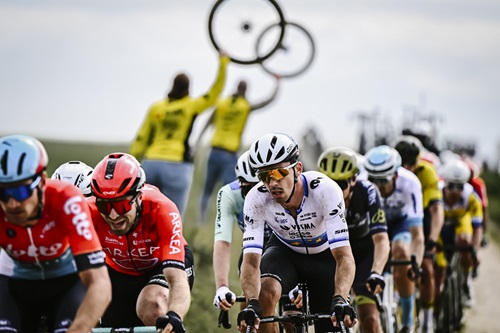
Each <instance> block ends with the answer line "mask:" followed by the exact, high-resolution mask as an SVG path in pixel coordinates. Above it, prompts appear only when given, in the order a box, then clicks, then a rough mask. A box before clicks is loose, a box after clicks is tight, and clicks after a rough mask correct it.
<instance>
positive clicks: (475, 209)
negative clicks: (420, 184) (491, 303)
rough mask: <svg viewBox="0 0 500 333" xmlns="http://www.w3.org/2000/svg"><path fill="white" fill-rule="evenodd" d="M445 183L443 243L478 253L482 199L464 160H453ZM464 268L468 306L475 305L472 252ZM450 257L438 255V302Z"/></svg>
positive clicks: (465, 257)
mask: <svg viewBox="0 0 500 333" xmlns="http://www.w3.org/2000/svg"><path fill="white" fill-rule="evenodd" d="M442 178H443V181H442V182H440V187H441V188H442V191H443V201H444V213H445V222H444V225H443V229H442V231H441V238H442V242H443V244H445V245H446V244H454V245H458V246H464V247H466V246H469V245H473V246H474V249H475V250H476V251H477V250H478V249H479V247H480V245H481V239H482V219H483V211H482V208H481V199H480V198H479V196H478V195H477V193H475V192H474V189H473V188H472V185H470V184H469V183H467V182H468V180H469V178H470V169H469V167H468V166H467V164H465V162H464V161H462V160H457V159H455V160H451V161H450V162H449V163H447V164H446V165H445V166H443V171H442ZM461 257H462V267H463V270H464V273H465V276H467V279H465V280H466V281H465V285H464V286H463V288H464V296H465V299H464V305H465V306H467V307H471V306H472V305H473V295H472V289H471V288H472V285H471V277H472V268H473V265H474V262H473V258H472V255H471V253H469V252H464V253H462V254H461ZM446 265H447V261H446V258H445V256H444V253H443V252H442V251H439V252H438V254H437V256H436V266H437V267H436V280H437V282H436V283H437V286H436V299H439V298H440V296H441V288H440V287H441V286H442V284H443V281H444V277H445V268H446Z"/></svg>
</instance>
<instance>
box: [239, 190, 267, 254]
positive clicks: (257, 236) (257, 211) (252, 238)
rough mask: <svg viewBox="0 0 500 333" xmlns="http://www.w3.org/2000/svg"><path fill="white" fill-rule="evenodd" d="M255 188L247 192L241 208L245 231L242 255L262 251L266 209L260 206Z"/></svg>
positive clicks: (260, 252)
mask: <svg viewBox="0 0 500 333" xmlns="http://www.w3.org/2000/svg"><path fill="white" fill-rule="evenodd" d="M254 190H255V187H254V188H253V189H252V190H250V192H248V194H247V196H246V198H245V204H244V206H243V207H244V208H243V212H244V219H245V231H244V232H243V254H245V253H257V254H262V251H263V250H264V228H265V225H266V223H265V220H264V214H263V213H262V212H265V210H266V207H265V205H263V204H262V202H261V200H260V198H259V193H258V191H254Z"/></svg>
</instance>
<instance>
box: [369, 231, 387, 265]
mask: <svg viewBox="0 0 500 333" xmlns="http://www.w3.org/2000/svg"><path fill="white" fill-rule="evenodd" d="M372 238H373V244H374V251H373V265H372V272H377V273H378V274H382V273H383V272H384V267H385V264H386V262H387V259H388V258H389V253H390V251H391V245H390V242H389V236H388V235H387V233H386V232H379V233H378V234H375V235H373V237H372Z"/></svg>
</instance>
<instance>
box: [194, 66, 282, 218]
mask: <svg viewBox="0 0 500 333" xmlns="http://www.w3.org/2000/svg"><path fill="white" fill-rule="evenodd" d="M279 87H280V77H279V76H276V86H275V88H274V91H273V92H272V94H271V95H270V96H269V97H268V98H267V99H266V100H264V101H261V102H259V103H255V104H250V103H249V101H248V99H247V98H246V92H247V82H246V81H244V80H241V81H239V82H238V86H237V88H236V92H235V93H234V94H233V95H231V96H229V97H226V98H223V99H222V100H220V101H219V102H218V103H217V104H216V106H215V110H214V112H213V113H212V115H211V117H210V119H209V120H208V121H207V123H206V125H205V127H204V128H203V130H202V132H201V134H200V136H199V138H201V137H202V136H203V133H204V132H205V131H206V130H207V129H208V127H209V126H210V125H213V126H214V134H213V135H212V140H211V143H210V145H211V149H210V153H209V155H208V161H207V170H206V175H205V185H204V187H203V192H202V195H201V200H200V215H201V222H205V213H206V210H207V207H208V202H209V200H210V196H211V195H212V192H213V190H214V187H215V185H216V184H217V182H218V181H219V180H221V181H222V182H223V184H228V183H230V182H232V181H233V180H234V167H235V165H236V162H237V160H238V155H237V153H238V150H239V149H240V146H241V136H242V134H243V130H244V129H245V125H246V123H247V120H248V116H249V115H250V114H253V112H254V111H256V110H259V109H262V108H264V107H265V106H267V105H268V104H269V103H271V102H272V101H273V100H274V99H275V98H276V95H277V94H278V90H279Z"/></svg>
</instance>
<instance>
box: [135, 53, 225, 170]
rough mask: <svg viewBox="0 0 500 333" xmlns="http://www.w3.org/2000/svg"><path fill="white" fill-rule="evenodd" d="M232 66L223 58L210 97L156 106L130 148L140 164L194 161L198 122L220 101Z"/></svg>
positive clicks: (164, 101)
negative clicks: (193, 138)
mask: <svg viewBox="0 0 500 333" xmlns="http://www.w3.org/2000/svg"><path fill="white" fill-rule="evenodd" d="M228 63H229V58H228V57H226V56H222V57H221V58H220V66H219V70H218V74H217V78H216V80H215V82H214V84H213V85H212V87H211V88H210V91H209V92H208V93H207V94H206V95H204V96H201V97H198V98H191V97H189V96H185V97H183V98H181V99H175V100H171V99H169V98H166V99H163V100H160V101H158V102H155V103H153V105H152V106H151V107H150V108H149V110H148V113H147V115H146V118H145V120H144V122H143V124H142V126H141V128H140V129H139V132H138V134H137V136H136V139H135V140H134V142H133V143H132V145H131V147H130V150H129V152H130V154H131V155H133V156H135V157H136V158H137V159H138V160H141V159H143V158H146V159H150V160H159V161H169V162H185V161H190V160H191V152H190V146H189V136H190V134H191V131H192V129H193V124H194V121H195V120H196V117H197V116H198V115H199V114H200V113H202V112H203V111H205V110H206V109H208V108H209V107H211V106H213V105H214V104H215V102H216V101H217V98H218V97H219V95H220V94H221V92H222V89H223V88H224V82H225V79H226V67H227V64H228Z"/></svg>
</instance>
